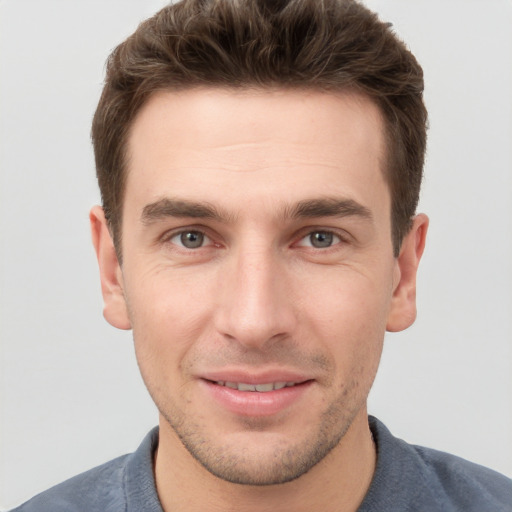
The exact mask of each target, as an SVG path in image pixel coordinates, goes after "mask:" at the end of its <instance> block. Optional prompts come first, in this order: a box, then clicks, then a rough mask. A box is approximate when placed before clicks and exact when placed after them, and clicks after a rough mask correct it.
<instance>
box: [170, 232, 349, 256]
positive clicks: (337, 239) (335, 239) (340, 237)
mask: <svg viewBox="0 0 512 512" xmlns="http://www.w3.org/2000/svg"><path fill="white" fill-rule="evenodd" d="M191 233H196V234H198V235H199V236H200V237H204V239H206V241H209V242H210V243H209V244H207V245H204V240H202V241H201V245H198V246H197V247H186V246H185V245H184V244H183V242H182V241H181V243H178V242H173V241H172V240H173V239H174V238H176V237H182V236H183V235H186V234H191ZM315 234H317V235H318V234H322V235H324V236H325V235H326V236H327V238H329V237H331V238H332V241H331V244H330V245H327V246H324V247H315V246H314V245H313V242H312V240H311V237H312V236H313V235H315ZM298 236H299V238H298V241H296V242H294V243H293V244H291V245H292V247H293V246H295V247H304V248H307V249H312V250H318V251H322V252H327V251H328V250H329V249H333V248H335V247H336V246H338V245H339V244H347V243H349V239H348V238H349V237H348V236H347V234H346V233H344V234H341V233H340V232H338V231H336V230H332V229H325V228H324V229H322V228H311V227H309V228H307V231H302V232H301V233H299V234H298ZM294 238H295V239H296V240H297V237H294ZM308 238H309V240H310V243H309V244H308V243H303V242H305V241H307V240H308ZM161 242H162V243H171V244H172V245H174V246H175V247H178V248H179V250H184V251H187V252H189V251H196V250H199V249H204V248H207V247H208V246H209V245H213V246H217V247H220V246H221V244H218V243H215V242H214V237H212V236H209V235H208V233H207V232H206V230H205V229H203V228H201V227H194V226H192V227H190V228H187V229H180V230H179V231H172V232H170V233H166V234H165V235H164V236H162V238H161ZM320 243H321V240H320Z"/></svg>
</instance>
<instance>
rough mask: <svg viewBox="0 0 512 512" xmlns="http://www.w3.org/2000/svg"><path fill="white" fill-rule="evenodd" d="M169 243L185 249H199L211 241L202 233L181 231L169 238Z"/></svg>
mask: <svg viewBox="0 0 512 512" xmlns="http://www.w3.org/2000/svg"><path fill="white" fill-rule="evenodd" d="M169 240H170V242H171V243H173V244H176V245H179V246H181V247H185V248H186V249H199V248H200V247H203V246H204V245H205V244H207V243H209V242H211V240H210V239H209V238H208V237H207V236H206V235H205V234H204V233H203V232H202V231H196V230H190V231H182V232H181V233H177V234H175V235H174V236H173V237H171V238H170V239H169Z"/></svg>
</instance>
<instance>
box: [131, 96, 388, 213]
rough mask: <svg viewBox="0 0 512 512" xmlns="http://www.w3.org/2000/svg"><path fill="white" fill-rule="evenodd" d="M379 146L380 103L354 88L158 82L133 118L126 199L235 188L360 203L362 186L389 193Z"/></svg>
mask: <svg viewBox="0 0 512 512" xmlns="http://www.w3.org/2000/svg"><path fill="white" fill-rule="evenodd" d="M384 153H385V146H384V136H383V121H382V116H381V114H380V111H379V109H378V107H377V106H376V105H375V104H374V103H373V102H372V101H371V100H370V99H368V98H367V97H366V96H363V95H361V94H356V93H354V92H342V93H325V92H319V91H310V90H263V89H261V90H260V89H256V90H232V89H192V90H186V91H180V92H159V93H157V94H155V95H154V96H153V97H152V98H150V100H149V101H148V102H147V104H146V105H145V106H144V107H143V108H142V109H141V111H140V112H139V114H138V116H137V117H136V119H135V121H134V123H133V125H132V129H131V132H130V136H129V140H128V166H127V167H128V176H127V189H126V199H129V198H135V199H138V200H139V201H146V202H147V201H151V200H153V201H154V200H156V199H158V196H166V195H172V196H174V197H176V196H179V197H181V196H183V197H185V198H186V199H194V200H196V199H197V200H212V201H215V200H219V201H221V200H223V199H225V198H226V197H228V196H229V193H232V192H233V191H239V192H240V194H241V195H242V196H244V201H245V202H244V203H243V204H241V205H240V206H244V205H245V204H247V201H249V202H250V201H251V200H255V201H257V200H260V201H264V200H267V201H268V200H276V201H282V200H283V199H284V196H285V195H286V199H287V200H289V201H292V202H293V201H295V200H301V199H303V198H304V197H305V196H307V195H308V194H309V195H310V196H311V195H312V196H319V195H332V194H333V193H336V194H337V195H340V194H341V195H343V196H350V198H351V199H355V200H358V202H362V203H364V202H365V200H366V202H368V201H372V198H371V197H369V196H368V197H366V199H365V200H363V199H364V198H363V197H357V196H358V195H364V192H365V190H366V191H367V192H368V191H373V193H374V195H375V194H377V195H378V194H380V195H382V194H383V193H384V195H387V194H388V192H387V186H385V184H384V179H383V171H382V170H383V166H384V161H385V155H384ZM336 189H339V190H336ZM190 195H192V196H195V197H190ZM367 195H368V194H367ZM143 196H144V197H143ZM295 196H296V197H295ZM370 196H371V194H370ZM373 199H375V198H373Z"/></svg>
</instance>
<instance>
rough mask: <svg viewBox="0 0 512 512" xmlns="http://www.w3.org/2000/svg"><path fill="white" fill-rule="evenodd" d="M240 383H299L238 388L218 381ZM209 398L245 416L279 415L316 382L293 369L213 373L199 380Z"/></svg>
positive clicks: (297, 400)
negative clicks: (270, 387) (263, 388)
mask: <svg viewBox="0 0 512 512" xmlns="http://www.w3.org/2000/svg"><path fill="white" fill-rule="evenodd" d="M218 381H222V382H237V383H241V382H243V383H245V384H252V385H257V384H266V383H269V382H296V383H297V384H296V385H295V386H292V387H284V388H282V389H276V390H272V391H266V392H259V391H239V390H238V389H232V388H229V387H226V386H221V385H219V384H217V382H218ZM199 382H200V384H201V385H202V386H203V388H204V390H205V393H206V395H207V396H208V398H210V399H212V400H213V403H214V404H216V405H217V406H219V407H221V408H222V409H224V410H226V411H228V412H230V413H232V414H235V415H237V416H245V417H268V416H272V415H276V414H279V413H280V412H283V411H285V410H286V409H288V408H290V407H292V406H293V405H295V404H297V403H298V402H299V401H300V400H301V399H302V398H303V396H304V394H305V393H307V391H308V389H309V388H310V387H311V385H312V384H313V382H314V381H313V380H312V379H307V378H305V377H304V376H301V375H298V374H297V373H294V372H283V371H279V372H265V373H260V374H248V373H244V372H237V371H230V372H212V373H208V375H204V376H202V377H201V378H200V379H199Z"/></svg>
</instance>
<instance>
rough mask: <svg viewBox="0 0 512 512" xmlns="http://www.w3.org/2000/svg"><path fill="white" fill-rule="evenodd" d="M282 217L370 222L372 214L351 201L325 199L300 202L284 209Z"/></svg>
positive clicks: (364, 207)
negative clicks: (351, 219)
mask: <svg viewBox="0 0 512 512" xmlns="http://www.w3.org/2000/svg"><path fill="white" fill-rule="evenodd" d="M284 217H285V218H286V217H290V218H292V219H305V218H313V217H361V218H362V219H365V220H372V219H373V215H372V212H371V211H370V210H369V209H368V208H367V207H366V206H363V205H362V204H360V203H358V202H357V201H354V200H353V199H339V198H334V197H326V198H321V199H309V200H305V201H300V202H299V203H297V204H296V205H293V207H291V209H290V208H286V210H285V213H284Z"/></svg>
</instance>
